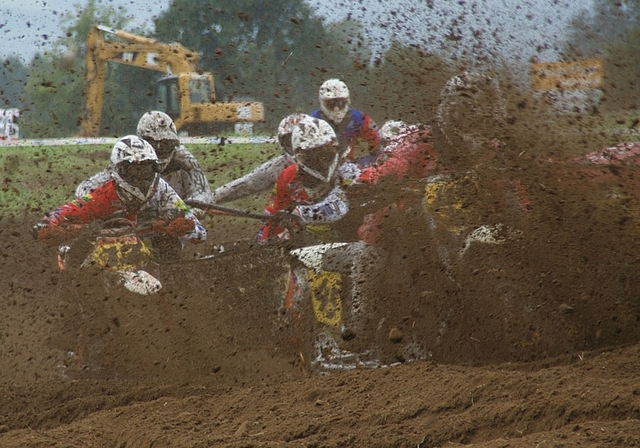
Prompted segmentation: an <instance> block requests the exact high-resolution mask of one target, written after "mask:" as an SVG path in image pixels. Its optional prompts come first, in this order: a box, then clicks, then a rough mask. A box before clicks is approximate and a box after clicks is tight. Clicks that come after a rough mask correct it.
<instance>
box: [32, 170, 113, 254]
mask: <svg viewBox="0 0 640 448" xmlns="http://www.w3.org/2000/svg"><path fill="white" fill-rule="evenodd" d="M110 187H112V185H111V183H107V184H103V185H100V186H99V187H98V188H96V189H95V190H93V191H91V192H90V193H88V194H86V195H84V196H82V197H78V198H76V199H74V200H73V201H71V202H68V203H66V204H64V205H61V206H60V207H58V208H56V209H55V210H54V211H52V212H51V213H48V214H47V215H46V216H45V217H43V218H42V219H41V220H40V221H38V222H37V223H36V224H35V225H34V226H33V228H32V231H33V236H34V238H36V239H38V240H41V241H43V242H44V243H46V244H59V243H60V242H63V241H66V240H69V239H71V238H73V237H75V236H77V235H78V234H79V233H80V229H81V228H82V224H88V223H90V222H92V221H95V220H97V219H104V218H106V217H108V216H110V215H111V213H112V211H113V203H114V202H115V201H117V200H118V197H117V195H116V193H115V189H113V188H110Z"/></svg>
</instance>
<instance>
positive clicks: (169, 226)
mask: <svg viewBox="0 0 640 448" xmlns="http://www.w3.org/2000/svg"><path fill="white" fill-rule="evenodd" d="M147 207H148V208H150V209H157V212H158V215H159V217H160V218H161V219H164V218H166V219H165V220H166V226H165V227H164V229H163V232H164V233H167V234H169V235H171V236H175V237H178V238H180V241H182V242H183V244H185V243H189V242H190V243H194V244H197V243H202V242H204V241H205V240H206V239H207V230H206V229H205V228H204V226H203V225H202V224H201V223H200V221H199V220H198V218H197V217H196V215H195V214H194V213H193V211H192V210H191V209H190V208H189V207H188V206H187V205H186V204H185V203H184V201H183V200H182V199H181V198H180V196H178V193H176V191H175V190H174V189H173V188H172V187H171V185H169V184H168V183H167V182H166V181H165V180H164V179H160V180H159V181H158V186H157V188H156V192H155V194H154V196H153V197H152V198H151V200H150V201H149V203H148V205H147ZM187 221H188V222H187Z"/></svg>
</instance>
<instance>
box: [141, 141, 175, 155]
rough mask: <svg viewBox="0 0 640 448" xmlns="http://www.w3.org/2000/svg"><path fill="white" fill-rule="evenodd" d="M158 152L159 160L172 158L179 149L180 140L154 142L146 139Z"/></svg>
mask: <svg viewBox="0 0 640 448" xmlns="http://www.w3.org/2000/svg"><path fill="white" fill-rule="evenodd" d="M145 140H146V141H147V142H149V144H150V145H151V146H153V149H155V151H156V155H157V156H158V159H160V160H164V159H168V158H169V157H171V155H172V154H173V152H174V151H175V150H176V149H177V148H178V146H179V145H180V142H179V141H178V140H153V139H145Z"/></svg>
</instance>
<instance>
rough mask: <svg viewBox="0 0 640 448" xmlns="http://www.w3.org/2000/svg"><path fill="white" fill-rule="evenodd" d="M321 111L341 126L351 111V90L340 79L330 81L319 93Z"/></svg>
mask: <svg viewBox="0 0 640 448" xmlns="http://www.w3.org/2000/svg"><path fill="white" fill-rule="evenodd" d="M318 99H319V100H320V110H322V113H324V114H325V115H326V116H327V117H328V118H329V119H330V120H331V121H332V122H333V123H335V124H340V123H341V122H342V120H344V117H345V116H346V115H347V112H348V111H349V105H350V104H351V98H350V96H349V88H348V87H347V85H346V84H345V83H344V82H342V81H340V80H339V79H328V80H326V81H325V82H323V83H322V85H321V86H320V91H319V93H318Z"/></svg>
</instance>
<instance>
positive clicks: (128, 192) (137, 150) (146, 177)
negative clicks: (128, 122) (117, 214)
mask: <svg viewBox="0 0 640 448" xmlns="http://www.w3.org/2000/svg"><path fill="white" fill-rule="evenodd" d="M111 176H112V177H113V179H114V180H115V181H116V184H117V185H118V186H119V187H120V188H121V189H122V190H124V196H125V198H124V199H129V200H132V199H134V198H137V199H138V200H142V201H144V200H146V199H147V198H149V196H151V193H152V192H153V187H154V186H155V184H156V182H157V181H158V156H157V155H156V152H155V151H154V150H153V147H152V146H151V145H150V144H149V143H148V142H146V141H145V140H143V139H141V138H140V137H138V136H137V135H127V136H126V137H122V138H121V139H119V140H118V141H117V142H116V143H115V145H113V149H112V150H111Z"/></svg>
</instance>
